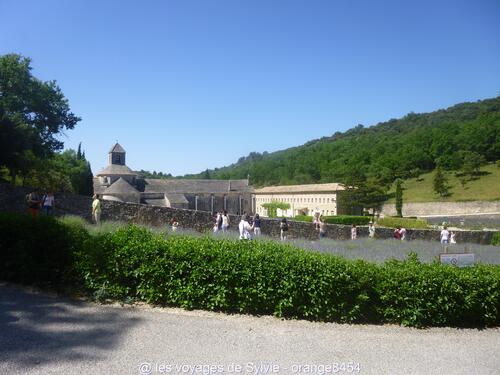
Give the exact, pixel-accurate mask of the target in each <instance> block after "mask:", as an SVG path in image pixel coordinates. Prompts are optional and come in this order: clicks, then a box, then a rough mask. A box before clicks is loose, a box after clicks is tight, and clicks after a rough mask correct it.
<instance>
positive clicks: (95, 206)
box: [92, 194, 101, 225]
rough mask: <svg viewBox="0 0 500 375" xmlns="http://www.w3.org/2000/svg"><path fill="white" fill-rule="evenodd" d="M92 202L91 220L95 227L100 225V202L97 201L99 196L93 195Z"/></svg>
mask: <svg viewBox="0 0 500 375" xmlns="http://www.w3.org/2000/svg"><path fill="white" fill-rule="evenodd" d="M93 198H94V200H93V201H92V218H93V219H94V221H95V223H96V224H97V225H100V224H101V201H100V200H99V195H97V194H94V197H93Z"/></svg>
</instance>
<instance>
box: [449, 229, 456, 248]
mask: <svg viewBox="0 0 500 375" xmlns="http://www.w3.org/2000/svg"><path fill="white" fill-rule="evenodd" d="M456 243H457V241H456V240H455V232H450V244H452V245H453V244H456Z"/></svg>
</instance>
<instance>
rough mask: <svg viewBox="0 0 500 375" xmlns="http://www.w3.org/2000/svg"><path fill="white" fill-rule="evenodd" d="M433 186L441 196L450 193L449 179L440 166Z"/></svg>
mask: <svg viewBox="0 0 500 375" xmlns="http://www.w3.org/2000/svg"><path fill="white" fill-rule="evenodd" d="M432 186H433V188H434V192H435V193H436V194H438V195H439V196H440V197H447V196H449V195H450V187H449V185H448V179H447V178H446V176H445V174H444V173H443V170H442V169H441V167H440V166H438V167H437V168H436V174H435V175H434V180H433V183H432Z"/></svg>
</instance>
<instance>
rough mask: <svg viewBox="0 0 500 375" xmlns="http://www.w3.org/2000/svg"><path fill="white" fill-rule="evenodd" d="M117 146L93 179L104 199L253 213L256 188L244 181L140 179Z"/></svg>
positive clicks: (214, 210)
mask: <svg viewBox="0 0 500 375" xmlns="http://www.w3.org/2000/svg"><path fill="white" fill-rule="evenodd" d="M125 156H126V152H125V150H124V149H123V147H122V146H120V145H119V144H118V143H116V144H115V145H114V146H113V147H112V148H111V150H110V151H109V164H108V166H107V167H106V168H104V169H103V170H101V171H100V172H99V173H98V174H97V175H96V176H95V177H94V193H95V194H98V195H99V196H100V197H101V198H102V199H105V200H112V201H119V202H132V203H144V204H149V205H155V206H164V207H173V208H184V209H191V210H200V211H209V212H216V211H221V210H226V211H228V212H229V213H231V214H241V213H245V212H246V213H251V212H254V210H255V206H253V203H254V200H253V199H252V194H253V188H252V187H251V186H250V185H249V183H248V179H245V180H201V179H200V180H191V179H161V180H160V179H151V178H141V176H140V175H139V174H138V173H136V172H134V171H132V170H131V169H130V168H129V167H128V166H127V165H126V163H125Z"/></svg>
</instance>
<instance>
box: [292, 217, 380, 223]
mask: <svg viewBox="0 0 500 375" xmlns="http://www.w3.org/2000/svg"><path fill="white" fill-rule="evenodd" d="M322 218H323V220H324V221H325V222H326V223H328V224H342V225H352V224H355V225H367V224H368V223H369V222H370V220H371V219H372V218H371V216H351V215H338V216H322ZM293 220H296V221H307V222H312V221H313V217H312V216H305V215H297V216H295V217H294V218H293Z"/></svg>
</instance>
